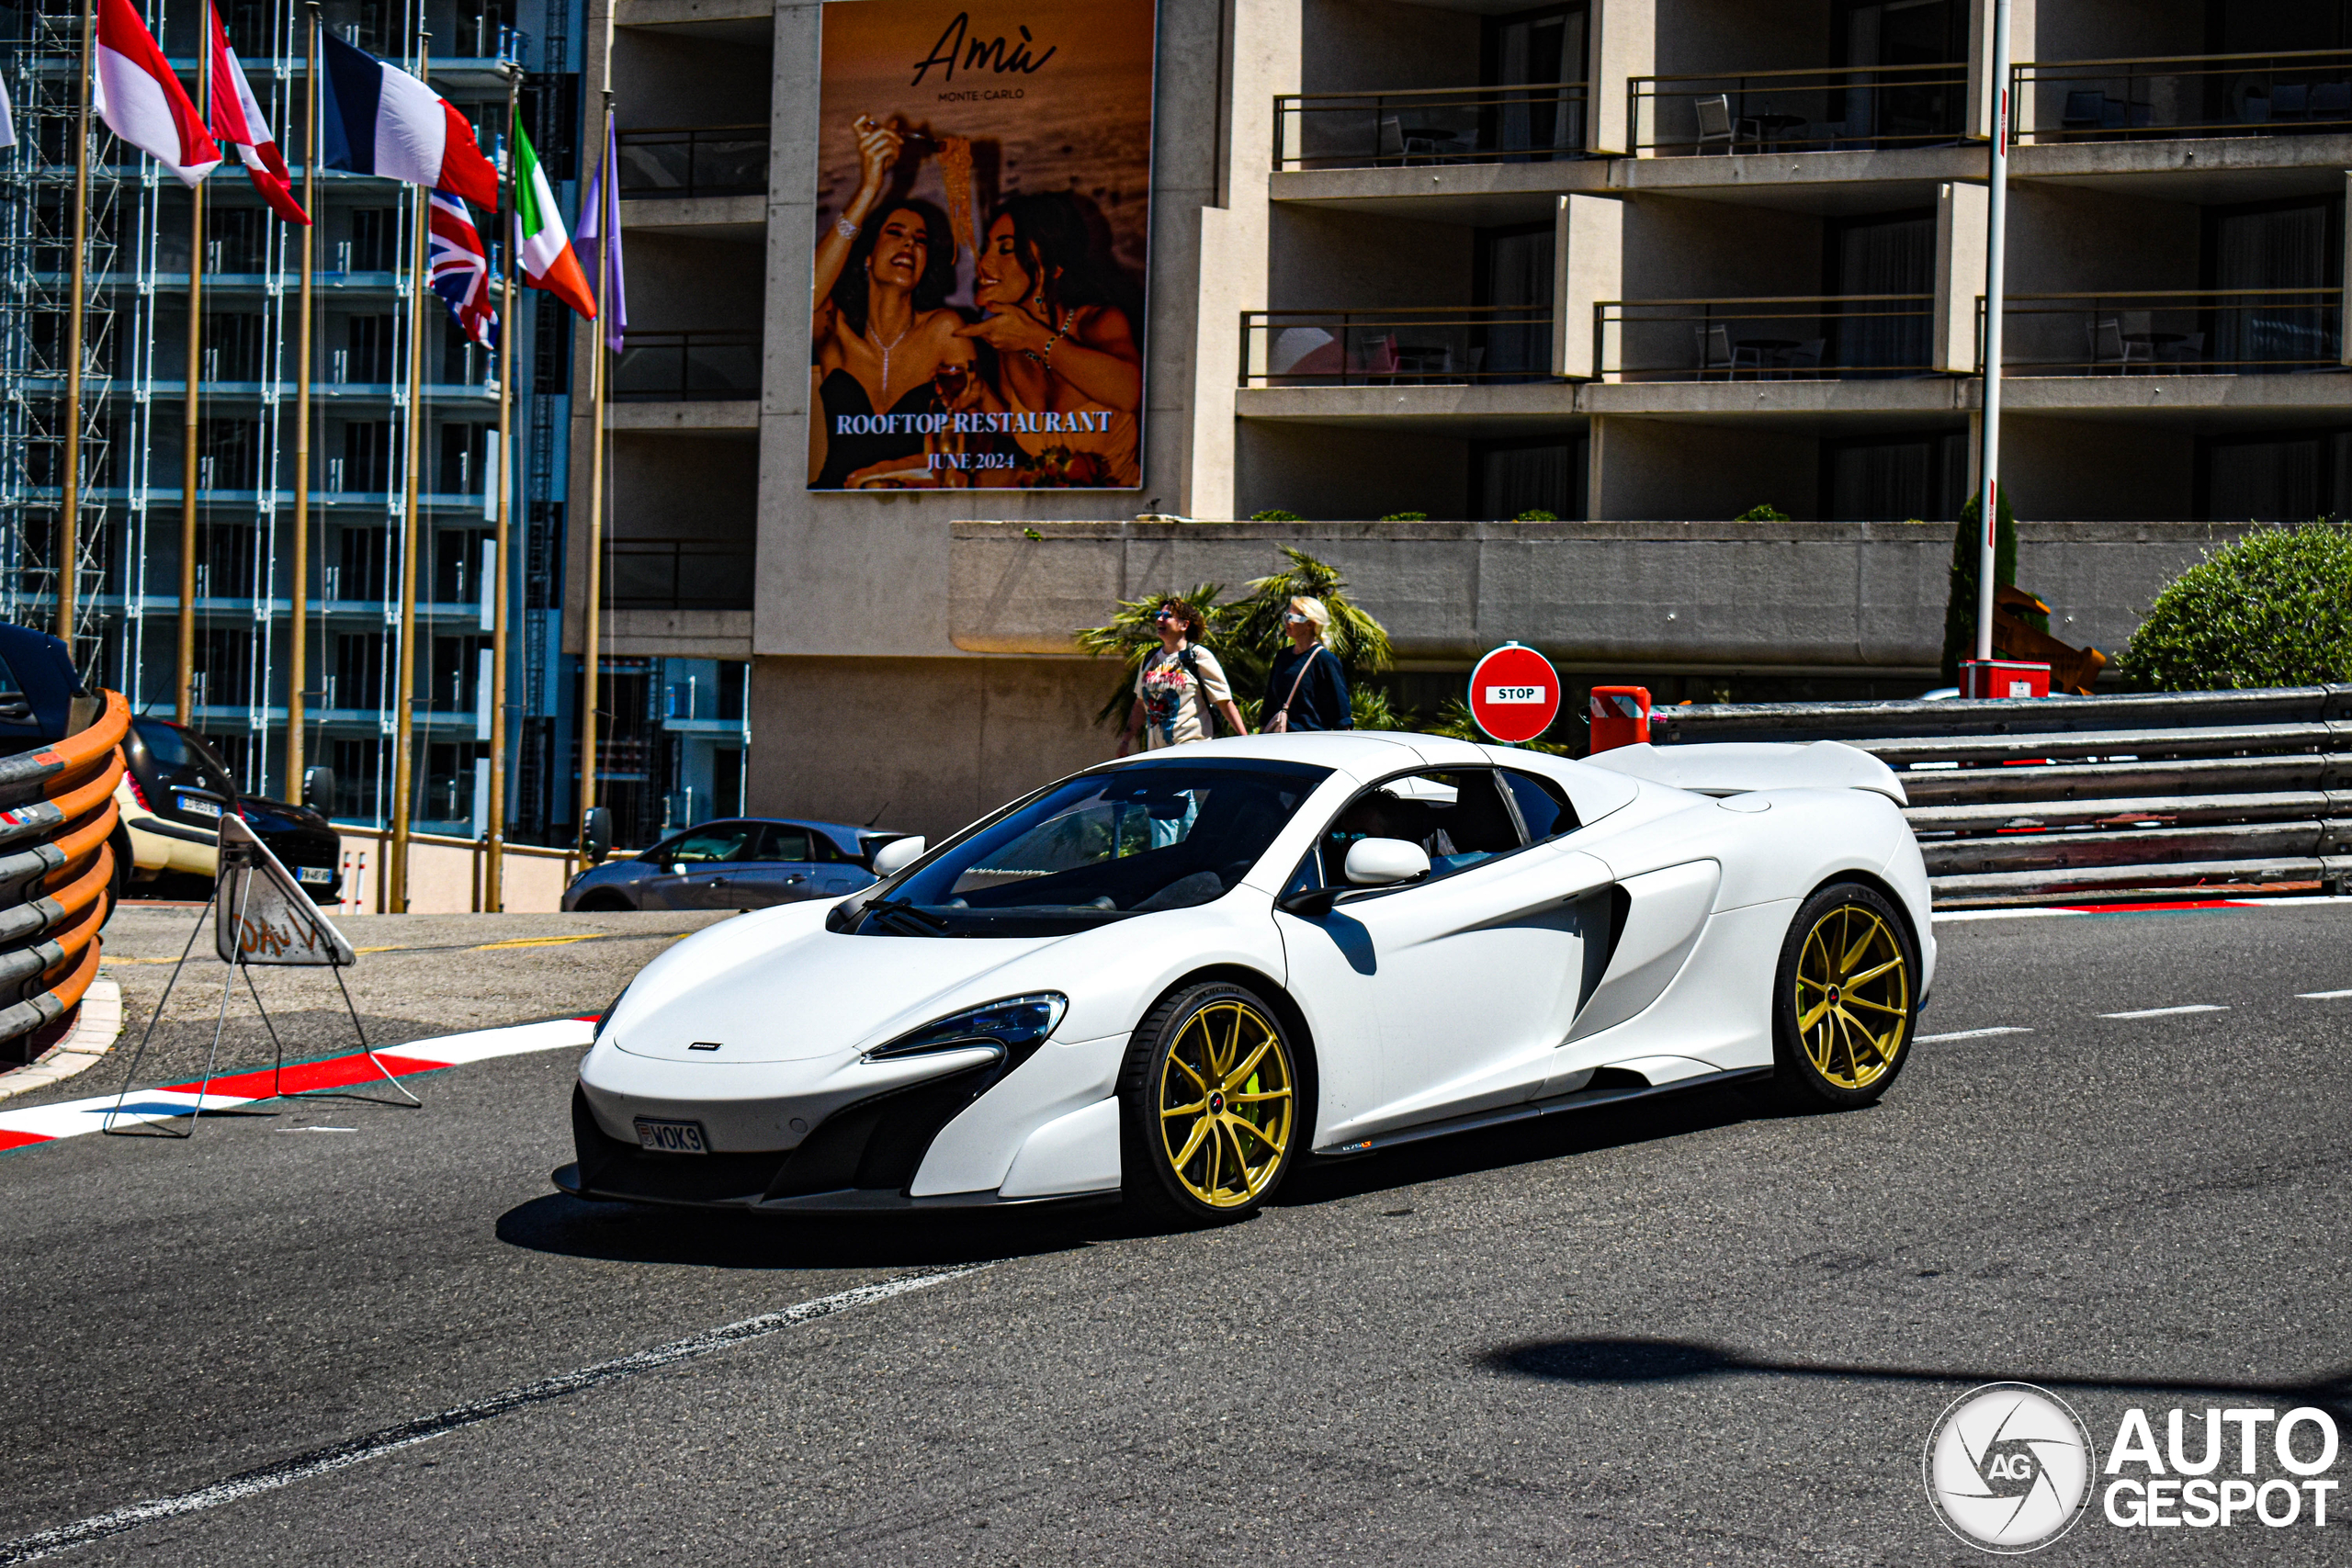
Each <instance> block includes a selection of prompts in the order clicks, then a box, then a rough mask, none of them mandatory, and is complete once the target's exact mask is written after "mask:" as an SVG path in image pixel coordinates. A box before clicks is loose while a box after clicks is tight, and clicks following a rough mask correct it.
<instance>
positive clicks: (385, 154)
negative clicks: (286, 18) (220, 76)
mask: <svg viewBox="0 0 2352 1568" xmlns="http://www.w3.org/2000/svg"><path fill="white" fill-rule="evenodd" d="M123 3H124V4H128V0H123ZM319 42H320V45H321V47H322V49H323V50H324V51H325V53H326V70H325V71H323V72H322V73H320V80H319V85H321V86H322V87H323V88H325V89H326V91H325V92H324V94H323V95H322V96H323V98H324V100H325V101H324V102H323V103H322V105H321V106H320V111H321V112H320V117H319V118H320V130H321V132H322V134H321V136H320V138H319V151H320V152H321V154H322V156H321V157H320V159H319V162H321V163H322V164H325V165H326V166H327V167H328V168H330V169H349V170H350V171H351V172H352V173H353V174H355V175H382V176H383V177H384V178H386V179H391V180H405V181H407V182H408V183H409V184H410V185H413V186H432V187H433V188H434V189H435V190H446V191H448V192H450V193H451V194H452V195H455V196H462V197H465V198H466V199H467V200H468V201H470V202H472V203H473V204H474V205H475V206H476V207H489V208H495V207H496V206H497V205H498V171H497V170H496V169H494V168H492V167H491V164H490V160H489V159H487V158H485V157H483V156H482V155H481V146H480V145H479V144H477V143H476V142H475V141H474V130H473V127H472V126H470V125H468V124H467V123H466V117H465V116H463V115H461V114H459V113H458V110H457V106H455V105H454V104H451V103H450V102H448V101H447V99H445V98H443V97H442V96H440V95H439V94H438V93H435V91H434V90H433V89H432V88H430V87H428V86H426V85H424V83H422V82H420V81H418V80H417V79H416V78H415V77H413V76H412V75H410V74H409V73H407V72H405V71H401V70H398V69H396V68H394V67H392V66H390V65H387V64H385V63H384V62H382V61H380V60H379V59H377V58H376V57H375V56H374V55H372V54H369V53H368V51H365V50H361V49H355V48H353V47H352V46H351V45H350V44H347V43H345V42H344V41H343V40H342V39H339V38H337V37H335V36H334V34H333V33H331V32H322V33H321V34H320V35H319Z"/></svg>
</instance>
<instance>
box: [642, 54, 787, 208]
mask: <svg viewBox="0 0 2352 1568" xmlns="http://www.w3.org/2000/svg"><path fill="white" fill-rule="evenodd" d="M765 31H766V30H765V29H764V28H759V29H753V28H746V27H743V26H741V25H740V24H738V25H736V26H733V27H730V28H728V29H726V31H725V32H724V33H723V34H722V35H721V36H718V37H710V36H707V35H703V34H699V33H695V32H690V31H686V30H684V29H680V28H631V27H623V28H616V30H615V32H614V36H613V79H614V80H615V81H616V82H620V83H625V84H627V85H628V93H627V96H621V97H616V99H615V100H614V103H613V118H615V119H616V121H617V122H618V123H619V125H620V127H621V129H622V130H637V129H645V130H664V129H668V128H670V127H673V126H705V125H764V124H765V123H767V118H768V79H769V75H770V73H771V69H772V62H771V61H770V59H769V55H770V48H771V46H770V40H769V39H768V38H767V37H766V36H765ZM632 248H633V247H632Z"/></svg>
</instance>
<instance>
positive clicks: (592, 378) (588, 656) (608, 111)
mask: <svg viewBox="0 0 2352 1568" xmlns="http://www.w3.org/2000/svg"><path fill="white" fill-rule="evenodd" d="M604 118H605V124H607V125H609V124H611V123H612V118H613V93H612V89H611V88H609V87H607V88H605V117H604ZM611 146H612V141H611V138H610V137H609V136H607V137H606V139H605V147H606V148H607V149H608V150H609V149H610V147H611ZM616 175H617V171H616V170H615V169H614V168H613V167H612V159H611V158H610V157H607V158H606V159H605V170H604V178H603V179H600V180H599V181H598V182H597V185H596V199H597V200H598V201H599V202H604V201H608V200H610V199H611V197H610V196H609V194H608V193H607V191H606V188H605V180H611V179H613V178H616ZM611 227H612V225H611V224H609V223H605V222H603V221H601V219H600V221H599V222H598V224H597V237H596V283H595V302H596V319H595V321H594V327H595V331H594V334H593V336H592V337H591V339H590V343H591V345H592V346H591V348H590V350H589V357H588V407H589V411H590V423H589V436H588V592H587V594H586V600H587V613H586V615H584V617H583V619H584V621H585V622H586V625H585V626H584V628H583V630H582V635H581V639H580V647H581V660H580V671H581V674H580V845H581V848H582V851H585V850H586V848H587V846H588V813H589V812H590V811H592V810H594V809H595V806H596V674H597V671H596V664H597V649H596V640H597V639H596V616H597V614H598V612H599V611H600V610H601V609H602V607H603V602H604V596H605V582H604V578H605V573H604V554H605V282H606V281H607V279H609V278H610V276H612V268H611V266H610V265H607V261H608V258H609V257H610V256H611V255H612V254H613V245H614V243H615V240H616V236H614V235H612V234H608V233H605V230H607V229H609V228H611Z"/></svg>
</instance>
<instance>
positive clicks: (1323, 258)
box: [1266, 208, 1476, 310]
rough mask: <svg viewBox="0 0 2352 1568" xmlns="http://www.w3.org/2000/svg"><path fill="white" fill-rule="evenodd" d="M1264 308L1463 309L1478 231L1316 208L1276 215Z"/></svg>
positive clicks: (1471, 278) (1468, 295) (1469, 288)
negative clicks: (1427, 307)
mask: <svg viewBox="0 0 2352 1568" xmlns="http://www.w3.org/2000/svg"><path fill="white" fill-rule="evenodd" d="M1268 239H1269V240H1270V242H1271V243H1270V245H1269V248H1268V255H1267V283H1266V293H1267V308H1268V309H1270V310H1378V309H1383V308H1388V307H1413V306H1434V305H1467V304H1469V303H1470V302H1471V293H1472V288H1473V282H1474V271H1473V265H1474V263H1473V257H1474V256H1475V254H1476V231H1475V230H1472V229H1469V228H1466V227H1464V226H1463V225H1461V224H1457V223H1419V222H1415V221H1414V220H1411V219H1408V218H1381V217H1374V216H1370V215H1368V214H1365V213H1360V212H1333V211H1329V210H1324V209H1315V208H1282V209H1275V211H1274V213H1273V215H1272V223H1271V225H1270V228H1269V233H1268Z"/></svg>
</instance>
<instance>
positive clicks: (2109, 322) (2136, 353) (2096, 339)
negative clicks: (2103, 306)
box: [2085, 310, 2155, 375]
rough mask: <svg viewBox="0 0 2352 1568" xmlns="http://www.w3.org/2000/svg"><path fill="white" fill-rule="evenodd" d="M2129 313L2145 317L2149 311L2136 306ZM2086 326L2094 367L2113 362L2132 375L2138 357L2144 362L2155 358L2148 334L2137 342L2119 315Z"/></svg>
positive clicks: (2146, 362) (2153, 360)
mask: <svg viewBox="0 0 2352 1568" xmlns="http://www.w3.org/2000/svg"><path fill="white" fill-rule="evenodd" d="M2126 314H2130V315H2136V316H2143V317H2144V316H2145V315H2146V314H2147V312H2145V311H2143V310H2134V311H2129V312H2126ZM2085 330H2086V332H2088V333H2090V339H2091V368H2092V369H2093V370H2097V369H2098V368H2099V367H2101V366H2106V365H2112V366H2115V367H2117V368H2118V370H2119V371H2120V372H2121V373H2122V374H2125V375H2129V374H2130V373H2131V366H2132V364H2133V363H2134V362H2135V361H2136V362H2138V363H2140V364H2142V365H2153V364H2154V362H2155V355H2154V353H2153V351H2152V350H2151V348H2150V346H2149V344H2148V342H2147V340H2146V338H2144V337H2142V338H2140V339H2139V340H2138V341H2136V342H2135V341H2134V340H2133V339H2132V338H2131V337H2129V336H2127V335H2126V334H2125V332H2124V325H2123V321H2122V318H2121V317H2120V316H2109V317H2108V318H2107V319H2106V320H2104V321H2092V322H2090V323H2089V325H2088V326H2087V327H2086V328H2085Z"/></svg>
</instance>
